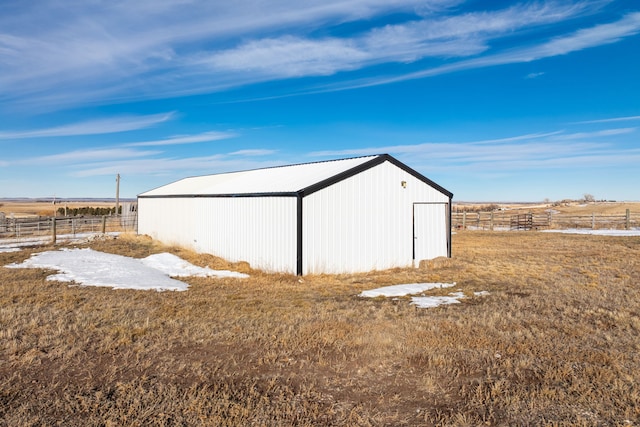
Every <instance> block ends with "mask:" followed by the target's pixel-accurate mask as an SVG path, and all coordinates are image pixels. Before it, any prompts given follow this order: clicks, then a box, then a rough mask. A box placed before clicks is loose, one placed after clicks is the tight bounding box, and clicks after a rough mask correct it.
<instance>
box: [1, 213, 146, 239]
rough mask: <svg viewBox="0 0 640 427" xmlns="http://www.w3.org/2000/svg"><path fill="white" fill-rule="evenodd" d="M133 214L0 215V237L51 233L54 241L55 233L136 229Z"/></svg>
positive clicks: (43, 235) (62, 234)
mask: <svg viewBox="0 0 640 427" xmlns="http://www.w3.org/2000/svg"><path fill="white" fill-rule="evenodd" d="M137 227H138V224H137V217H135V216H115V215H114V216H102V217H63V218H60V217H58V218H52V217H39V218H6V217H0V239H9V240H25V239H30V238H42V237H47V236H50V237H51V240H52V241H53V242H55V241H56V239H57V237H58V236H73V237H75V236H77V235H78V234H104V233H108V232H114V231H136V229H137Z"/></svg>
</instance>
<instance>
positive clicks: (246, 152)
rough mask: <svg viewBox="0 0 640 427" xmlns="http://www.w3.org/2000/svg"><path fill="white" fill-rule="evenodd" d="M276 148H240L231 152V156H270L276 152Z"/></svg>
mask: <svg viewBox="0 0 640 427" xmlns="http://www.w3.org/2000/svg"><path fill="white" fill-rule="evenodd" d="M276 152H277V151H276V150H266V149H253V150H238V151H234V152H233V153H229V155H230V156H247V157H257V156H270V155H272V154H275V153H276Z"/></svg>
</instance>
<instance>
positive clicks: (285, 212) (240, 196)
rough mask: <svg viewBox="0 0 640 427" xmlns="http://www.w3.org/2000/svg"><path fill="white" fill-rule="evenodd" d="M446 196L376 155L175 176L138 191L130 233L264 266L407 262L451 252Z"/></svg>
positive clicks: (330, 268)
mask: <svg viewBox="0 0 640 427" xmlns="http://www.w3.org/2000/svg"><path fill="white" fill-rule="evenodd" d="M452 196H453V194H452V193H450V192H449V191H447V190H445V189H444V188H442V187H440V186H439V185H437V184H436V183H434V182H432V181H431V180H429V179H427V178H426V177H424V176H423V175H421V174H420V173H418V172H416V171H415V170H413V169H411V168H409V167H408V166H406V165H405V164H403V163H401V162H400V161H398V160H396V159H395V158H393V157H391V156H389V155H388V154H381V155H375V156H367V157H357V158H350V159H342V160H333V161H324V162H315V163H306V164H299V165H291V166H281V167H273V168H265V169H256V170H249V171H243V172H232V173H224V174H216V175H207V176H198V177H191V178H185V179H182V180H179V181H176V182H173V183H171V184H168V185H165V186H162V187H159V188H156V189H154V190H150V191H147V192H145V193H142V194H140V195H139V196H138V233H140V234H147V235H149V236H151V237H153V238H154V239H157V240H160V241H162V242H165V243H169V244H176V245H179V246H183V247H190V248H192V249H194V250H196V251H198V252H204V253H210V254H213V255H216V256H219V257H221V258H225V259H227V260H229V261H233V262H236V261H247V262H249V263H250V264H251V266H252V267H253V268H258V269H262V270H265V271H270V272H285V273H292V274H298V275H304V274H317V273H353V272H364V271H370V270H382V269H387V268H392V267H409V266H412V265H417V263H418V262H419V261H420V260H423V259H432V258H436V257H441V256H445V257H446V256H449V257H450V256H451V227H450V223H451V198H452Z"/></svg>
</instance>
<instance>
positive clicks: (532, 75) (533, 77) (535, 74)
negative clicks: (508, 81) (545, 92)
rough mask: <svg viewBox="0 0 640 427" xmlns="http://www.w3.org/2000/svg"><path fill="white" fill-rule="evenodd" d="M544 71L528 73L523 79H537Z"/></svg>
mask: <svg viewBox="0 0 640 427" xmlns="http://www.w3.org/2000/svg"><path fill="white" fill-rule="evenodd" d="M543 75H544V72H538V73H529V74H527V75H526V76H525V79H537V78H538V77H540V76H543Z"/></svg>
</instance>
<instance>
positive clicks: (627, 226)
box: [625, 209, 631, 230]
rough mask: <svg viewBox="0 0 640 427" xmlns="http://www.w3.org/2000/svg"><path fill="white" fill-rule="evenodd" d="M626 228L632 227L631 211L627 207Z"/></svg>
mask: <svg viewBox="0 0 640 427" xmlns="http://www.w3.org/2000/svg"><path fill="white" fill-rule="evenodd" d="M625 229H626V230H630V229H631V213H630V210H629V209H627V212H626V218H625Z"/></svg>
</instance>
